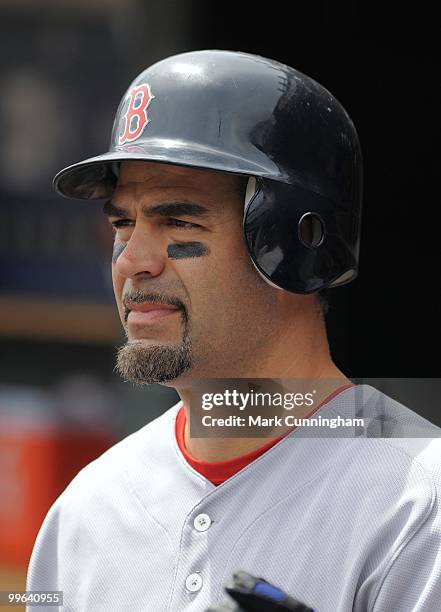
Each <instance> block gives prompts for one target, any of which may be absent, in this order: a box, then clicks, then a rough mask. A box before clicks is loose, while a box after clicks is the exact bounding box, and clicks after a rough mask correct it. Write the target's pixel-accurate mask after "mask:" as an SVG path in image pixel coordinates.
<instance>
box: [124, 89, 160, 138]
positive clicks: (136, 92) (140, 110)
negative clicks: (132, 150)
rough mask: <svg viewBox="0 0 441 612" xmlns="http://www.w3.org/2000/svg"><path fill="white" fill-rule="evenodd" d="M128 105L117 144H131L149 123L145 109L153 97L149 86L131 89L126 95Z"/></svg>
mask: <svg viewBox="0 0 441 612" xmlns="http://www.w3.org/2000/svg"><path fill="white" fill-rule="evenodd" d="M127 97H128V99H129V104H128V106H127V111H126V114H125V115H124V129H123V133H122V134H121V136H120V137H119V144H120V145H122V144H124V143H125V142H133V141H134V140H136V139H137V138H139V137H140V136H141V134H142V132H143V131H144V128H145V126H146V125H147V123H148V122H149V118H148V117H147V107H148V105H149V104H150V102H151V101H152V99H153V98H154V97H155V96H154V95H153V94H152V92H151V91H150V86H149V85H147V83H146V84H142V85H138V86H137V87H132V89H131V90H130V91H129V93H128V94H127Z"/></svg>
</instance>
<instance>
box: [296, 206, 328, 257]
mask: <svg viewBox="0 0 441 612" xmlns="http://www.w3.org/2000/svg"><path fill="white" fill-rule="evenodd" d="M297 229H298V232H299V240H300V242H301V243H302V244H304V245H305V246H306V247H308V248H309V249H315V248H317V247H318V246H320V245H321V244H322V242H323V239H324V237H325V225H324V223H323V219H322V218H321V217H320V215H318V214H316V213H313V212H307V213H305V214H304V215H302V217H301V219H300V221H299V223H298V226H297Z"/></svg>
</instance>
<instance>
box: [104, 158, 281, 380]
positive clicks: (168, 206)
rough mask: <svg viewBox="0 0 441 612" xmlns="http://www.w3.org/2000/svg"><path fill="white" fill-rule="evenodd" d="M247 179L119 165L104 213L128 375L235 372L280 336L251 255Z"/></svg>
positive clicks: (271, 300) (272, 301) (268, 292)
mask: <svg viewBox="0 0 441 612" xmlns="http://www.w3.org/2000/svg"><path fill="white" fill-rule="evenodd" d="M243 208H244V179H240V178H238V177H235V176H232V175H227V174H224V173H217V172H211V171H206V170H197V169H192V168H183V167H179V166H172V165H166V164H156V163H147V162H125V163H123V164H122V165H121V168H120V176H119V180H118V185H117V189H116V190H115V193H114V195H113V197H112V200H111V202H108V203H107V204H106V205H105V212H106V214H107V215H108V217H109V221H110V222H111V224H112V225H113V228H114V231H115V245H114V255H113V263H112V277H113V286H114V291H115V296H116V301H117V305H118V310H119V315H120V317H121V321H122V323H123V326H124V329H125V331H126V336H127V342H126V344H125V345H124V346H123V347H121V348H120V349H119V353H118V362H117V368H118V370H119V372H120V374H121V375H122V376H123V378H125V379H126V380H130V381H132V382H134V383H137V384H147V383H148V384H149V383H153V382H159V383H169V382H172V381H173V386H175V383H176V386H179V384H180V383H183V382H184V381H185V380H186V379H189V378H194V377H199V378H207V377H213V378H215V377H225V378H227V377H240V376H241V372H243V371H246V368H245V367H244V366H245V365H246V364H247V362H248V361H249V360H258V359H259V354H258V351H259V347H261V346H262V343H265V342H267V341H269V340H270V338H271V337H272V336H273V334H274V333H275V332H276V327H275V325H274V323H275V320H276V319H277V294H278V293H279V292H278V291H277V290H275V289H274V288H271V287H270V286H269V285H268V284H267V283H265V281H263V280H262V279H261V278H260V276H259V275H258V274H257V272H256V271H255V270H254V268H253V265H252V263H251V261H250V258H249V256H248V253H247V250H246V246H245V242H244V238H243V232H242V218H243Z"/></svg>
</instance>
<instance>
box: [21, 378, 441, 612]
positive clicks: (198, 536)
mask: <svg viewBox="0 0 441 612" xmlns="http://www.w3.org/2000/svg"><path fill="white" fill-rule="evenodd" d="M180 407H181V403H178V404H176V405H175V406H173V407H172V408H170V409H169V410H168V411H167V412H165V413H164V414H163V415H161V416H160V417H159V418H157V419H155V420H154V421H152V422H150V423H149V424H148V425H146V426H145V427H143V428H142V429H141V430H139V431H138V432H136V433H134V434H132V435H130V436H129V437H127V438H125V439H124V440H123V441H121V442H119V443H118V444H117V445H115V446H114V447H113V448H111V449H110V450H108V451H107V452H106V453H104V455H102V456H101V457H100V458H99V459H97V460H96V461H94V462H93V463H91V464H90V465H88V466H87V467H86V468H84V469H83V470H82V471H81V472H80V473H79V474H78V476H76V478H75V479H74V480H73V481H72V482H71V484H70V485H69V486H68V487H67V489H66V490H65V491H64V492H63V494H62V495H61V496H60V497H59V498H58V500H57V501H56V502H55V503H54V505H53V506H52V508H51V509H50V511H49V513H48V515H47V517H46V519H45V521H44V524H43V526H42V528H41V531H40V533H39V535H38V538H37V541H36V544H35V548H34V552H33V555H32V559H31V563H30V569H29V575H28V587H27V588H28V589H31V590H60V591H63V592H64V607H63V610H64V612H95V611H96V612H98V611H103V612H104V611H105V612H124V611H127V612H129V611H130V612H138V611H139V612H141V611H143V612H202V611H204V610H205V609H206V608H207V607H209V606H210V605H211V604H216V603H220V602H222V601H225V600H226V599H228V597H227V596H226V595H225V593H224V591H223V585H224V584H225V583H227V584H228V583H229V582H230V580H231V576H232V574H233V572H234V571H236V570H238V569H243V570H245V571H248V572H250V573H252V574H255V575H257V576H260V577H262V578H265V579H266V580H268V581H270V582H272V583H274V584H275V585H277V586H279V587H281V588H282V589H284V590H285V591H286V592H288V593H289V594H291V595H292V596H293V597H295V598H297V599H299V600H301V601H303V602H304V603H306V604H308V605H310V606H311V607H312V608H313V609H314V610H315V611H316V612H436V611H438V610H441V507H440V496H441V438H439V436H440V434H441V429H440V428H438V427H436V426H435V425H433V424H431V423H430V422H429V421H427V420H425V419H424V418H422V417H420V416H418V415H417V414H416V413H415V412H413V411H411V410H409V409H407V408H406V407H404V406H403V405H401V404H399V403H398V402H396V401H394V400H392V399H390V398H388V397H387V396H385V395H383V394H381V393H380V392H378V391H377V390H375V389H374V388H373V387H370V386H368V385H359V386H356V387H352V388H349V389H347V390H345V391H343V392H342V393H340V394H339V395H337V396H336V397H335V398H333V399H332V400H331V401H329V402H328V403H327V404H325V405H324V406H322V407H321V408H320V410H319V411H318V412H317V413H316V415H315V416H317V415H318V414H320V415H321V416H322V417H329V418H333V417H335V416H336V415H340V416H344V415H346V416H347V417H348V418H349V417H353V416H354V407H355V412H357V413H358V416H359V415H360V414H361V415H362V416H364V417H368V416H371V417H372V418H374V417H375V420H374V421H372V423H373V425H374V427H376V426H378V427H385V428H386V429H387V430H388V434H387V435H394V434H398V435H401V436H405V437H395V438H394V437H384V438H372V437H354V436H353V432H352V433H351V434H349V435H347V436H344V437H341V432H340V434H339V436H340V437H329V436H332V435H333V434H332V430H329V429H328V430H326V431H323V434H321V435H320V434H319V437H310V433H309V431H308V428H307V427H300V428H298V429H297V430H295V431H293V432H291V433H290V434H289V435H288V436H286V437H285V438H283V439H282V440H280V441H279V442H278V443H277V444H276V445H274V446H273V447H272V448H270V449H269V450H268V451H267V452H265V453H264V454H263V455H261V456H260V457H258V458H257V459H256V460H255V461H253V462H252V463H250V464H249V465H248V466H246V467H245V468H243V469H242V470H240V471H239V472H238V473H236V474H235V475H234V476H233V477H231V478H229V479H227V480H226V481H225V482H223V483H222V484H221V485H219V486H215V485H213V484H212V483H211V482H209V481H208V480H206V479H205V478H204V477H203V476H201V474H199V473H198V472H196V471H195V470H194V469H193V468H192V467H191V466H190V465H189V464H188V463H187V461H186V460H185V459H184V457H183V455H182V453H181V451H180V449H179V446H178V444H177V441H176V437H175V419H176V414H177V412H178V410H179V408H180ZM383 431H385V430H383ZM308 434H309V435H308ZM412 436H418V437H412ZM32 609H33V608H32ZM39 610H45V608H39ZM54 610H55V608H53V607H48V608H47V612H53V611H54Z"/></svg>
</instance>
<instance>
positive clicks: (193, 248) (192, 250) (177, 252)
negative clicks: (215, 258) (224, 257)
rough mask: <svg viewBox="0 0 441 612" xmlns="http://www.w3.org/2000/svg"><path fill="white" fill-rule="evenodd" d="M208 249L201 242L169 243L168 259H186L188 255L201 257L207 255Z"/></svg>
mask: <svg viewBox="0 0 441 612" xmlns="http://www.w3.org/2000/svg"><path fill="white" fill-rule="evenodd" d="M209 253H210V249H209V248H208V247H207V246H205V245H204V244H202V242H184V243H182V244H169V245H168V247H167V255H168V256H169V257H170V259H186V258H188V257H203V256H204V255H208V254H209Z"/></svg>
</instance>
